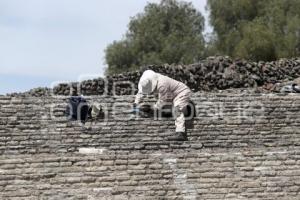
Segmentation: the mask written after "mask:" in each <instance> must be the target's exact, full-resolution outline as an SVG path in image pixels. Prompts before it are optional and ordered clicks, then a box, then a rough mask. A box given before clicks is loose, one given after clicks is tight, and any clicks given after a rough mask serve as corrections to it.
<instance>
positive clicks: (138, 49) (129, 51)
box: [105, 0, 205, 74]
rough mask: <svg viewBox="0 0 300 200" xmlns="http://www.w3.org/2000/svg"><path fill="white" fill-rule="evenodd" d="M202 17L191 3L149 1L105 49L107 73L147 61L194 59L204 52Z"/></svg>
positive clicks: (131, 67) (165, 61) (172, 61)
mask: <svg viewBox="0 0 300 200" xmlns="http://www.w3.org/2000/svg"><path fill="white" fill-rule="evenodd" d="M203 29H204V18H203V16H202V15H201V13H200V12H199V11H197V10H196V9H195V7H194V6H193V5H192V4H191V3H186V2H180V1H177V0H162V1H161V2H160V3H159V4H156V3H148V4H147V6H146V7H145V8H144V12H142V13H140V14H138V15H136V16H135V17H133V18H132V19H131V21H130V23H129V25H128V31H127V33H126V35H125V37H124V39H123V40H121V41H114V42H113V43H112V44H110V45H108V47H107V48H106V50H105V60H106V63H107V65H108V68H107V71H106V72H107V73H108V74H113V73H118V72H122V71H130V70H133V69H136V68H137V67H140V66H142V65H147V64H163V63H169V64H171V63H176V64H188V63H193V62H196V61H198V60H200V59H201V58H203V55H204V48H205V44H204V38H203V35H202V32H203Z"/></svg>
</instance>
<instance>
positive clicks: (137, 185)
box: [0, 92, 300, 200]
mask: <svg viewBox="0 0 300 200" xmlns="http://www.w3.org/2000/svg"><path fill="white" fill-rule="evenodd" d="M66 98H67V97H66V96H52V97H51V96H50V97H49V96H47V97H12V96H0V113H1V114H0V153H1V154H0V199H5V200H6V199H7V200H10V199H13V200H17V199H18V200H19V199H24V200H25V199H26V200H27V199H32V200H40V199H45V200H46V199H47V200H48V199H53V200H54V199H55V200H58V199H59V200H60V199H67V200H71V199H72V200H94V199H195V200H196V199H272V200H274V199H280V200H281V199H295V200H298V199H300V95H299V94H298V95H297V94H261V93H260V94H250V93H246V94H243V93H226V92H220V93H195V94H194V95H193V97H192V98H193V101H194V102H195V103H196V112H197V113H196V117H195V118H194V120H192V121H190V122H188V124H189V125H188V131H187V134H188V137H189V140H188V141H185V142H179V141H167V139H166V138H167V137H168V136H170V135H171V134H173V133H174V130H175V126H174V120H173V119H172V118H163V119H156V118H143V117H138V116H134V115H132V114H130V113H129V112H128V111H129V110H130V109H131V103H132V102H133V99H134V96H130V95H129V96H115V97H112V96H88V97H87V99H88V102H89V103H97V104H100V105H102V106H103V108H104V113H105V118H103V119H97V120H94V121H89V122H87V123H86V124H84V125H83V124H81V123H79V122H77V121H73V122H70V121H67V119H66V117H65V116H64V110H65V107H66V105H67V103H66ZM146 102H147V103H149V104H152V103H154V102H155V99H154V98H153V97H149V98H148V99H146Z"/></svg>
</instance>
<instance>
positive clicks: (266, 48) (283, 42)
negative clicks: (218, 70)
mask: <svg viewBox="0 0 300 200" xmlns="http://www.w3.org/2000/svg"><path fill="white" fill-rule="evenodd" d="M208 10H209V11H210V22H211V24H212V26H213V28H214V31H215V33H216V35H217V41H216V43H215V44H216V46H217V49H219V50H220V51H221V52H222V53H223V54H227V55H230V56H233V57H241V58H246V59H252V60H275V59H278V58H281V57H294V56H299V54H300V14H299V10H300V1H299V0H263V1H260V0H208Z"/></svg>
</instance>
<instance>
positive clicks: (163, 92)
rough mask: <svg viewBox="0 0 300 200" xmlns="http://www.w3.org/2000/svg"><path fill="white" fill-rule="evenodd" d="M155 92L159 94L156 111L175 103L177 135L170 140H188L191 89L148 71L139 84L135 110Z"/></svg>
mask: <svg viewBox="0 0 300 200" xmlns="http://www.w3.org/2000/svg"><path fill="white" fill-rule="evenodd" d="M154 92H158V101H157V103H156V104H155V106H154V108H155V109H161V108H162V106H163V105H164V103H167V102H173V106H174V108H175V118H176V119H175V126H176V133H175V135H174V136H172V137H169V138H168V139H170V140H187V136H186V130H185V116H184V114H185V112H186V107H187V105H188V104H189V102H190V96H191V94H192V92H191V90H190V88H189V87H188V86H186V85H185V84H184V83H182V82H179V81H176V80H174V79H172V78H169V77H167V76H164V75H161V74H159V73H156V72H154V71H152V70H146V71H145V72H144V73H143V75H142V77H141V78H140V81H139V84H138V93H137V94H136V97H135V101H134V105H133V106H134V108H137V107H138V105H139V103H140V102H141V100H142V98H143V96H144V95H148V94H151V93H154Z"/></svg>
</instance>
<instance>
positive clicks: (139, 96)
mask: <svg viewBox="0 0 300 200" xmlns="http://www.w3.org/2000/svg"><path fill="white" fill-rule="evenodd" d="M143 97H144V94H143V92H142V85H141V83H140V82H139V84H138V93H137V94H136V95H135V100H134V105H135V106H137V105H139V103H140V102H141V101H142V100H143Z"/></svg>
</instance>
